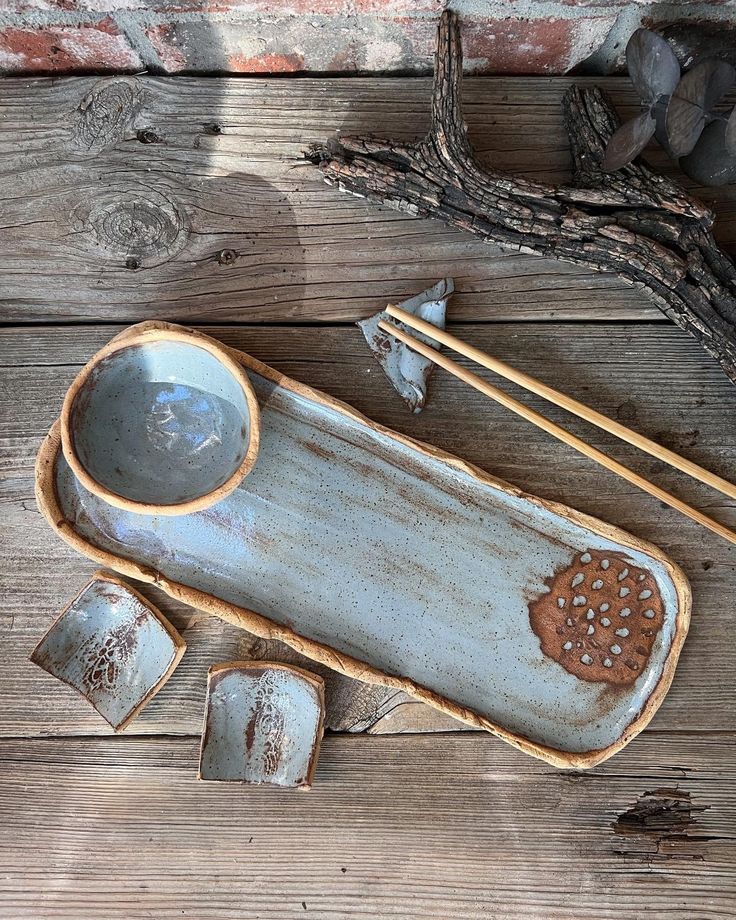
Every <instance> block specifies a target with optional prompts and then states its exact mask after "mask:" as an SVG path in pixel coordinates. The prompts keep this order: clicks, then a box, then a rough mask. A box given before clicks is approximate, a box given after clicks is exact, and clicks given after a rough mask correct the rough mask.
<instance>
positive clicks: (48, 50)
mask: <svg viewBox="0 0 736 920" xmlns="http://www.w3.org/2000/svg"><path fill="white" fill-rule="evenodd" d="M141 66H142V64H141V60H140V58H139V57H138V55H137V54H136V52H135V51H134V50H133V49H132V48H131V47H130V45H129V44H128V41H127V39H126V38H125V36H124V35H121V34H120V32H119V31H118V30H117V28H116V27H115V24H114V23H113V22H112V21H111V20H109V19H105V20H102V21H101V22H97V23H95V24H94V25H80V26H58V25H55V26H47V27H46V28H44V29H18V28H10V27H6V28H3V29H2V30H0V70H6V71H9V72H11V73H42V72H46V71H63V72H73V71H88V70H91V71H115V72H120V71H131V70H140V68H141Z"/></svg>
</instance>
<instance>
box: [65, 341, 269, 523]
mask: <svg viewBox="0 0 736 920" xmlns="http://www.w3.org/2000/svg"><path fill="white" fill-rule="evenodd" d="M259 427H260V424H259V416H258V404H257V401H256V398H255V395H254V393H253V391H252V388H251V386H250V384H249V382H248V378H247V375H245V374H244V373H243V371H242V368H241V367H240V366H239V365H238V364H237V363H236V362H233V361H232V359H231V358H230V356H229V354H228V352H227V351H226V350H225V349H224V348H223V347H222V346H221V345H220V344H219V343H217V342H215V341H214V340H212V339H209V338H206V337H204V336H197V337H195V336H192V335H189V334H188V333H186V332H183V331H178V330H174V331H168V332H167V331H164V330H160V329H153V330H150V331H148V332H146V331H142V332H140V333H136V332H133V333H132V334H130V333H128V334H126V335H124V336H123V337H122V338H120V339H119V340H116V341H113V342H112V343H111V344H110V345H109V346H107V348H106V349H103V351H102V352H101V353H100V354H98V355H96V356H95V358H93V359H92V361H91V362H89V364H87V366H86V367H85V368H84V369H83V370H82V371H81V372H80V374H79V375H78V377H77V379H76V380H75V381H74V383H73V384H72V386H71V387H70V389H69V393H68V394H67V396H66V399H65V400H64V407H63V410H62V441H63V447H64V455H65V456H66V458H67V461H68V462H69V464H70V466H71V467H72V469H74V471H75V474H76V475H77V476H78V477H79V478H80V480H81V481H82V482H83V483H84V484H85V486H86V487H87V488H88V489H90V491H92V492H95V493H96V494H98V495H100V497H102V498H104V499H105V500H106V501H108V502H111V503H112V504H115V505H117V506H118V507H122V508H124V509H126V510H128V511H135V512H140V513H159V514H185V513H189V512H191V511H197V510H201V509H202V508H204V507H207V506H208V505H210V504H213V503H214V502H216V501H219V500H220V499H221V498H222V497H224V495H226V494H227V493H228V492H230V491H232V489H234V488H235V487H236V486H237V484H238V482H239V481H240V480H241V479H242V478H243V476H245V475H246V474H247V473H248V472H249V471H250V469H251V467H252V466H253V463H254V462H255V459H256V454H257V450H258V433H259Z"/></svg>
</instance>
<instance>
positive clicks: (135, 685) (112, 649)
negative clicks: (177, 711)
mask: <svg viewBox="0 0 736 920" xmlns="http://www.w3.org/2000/svg"><path fill="white" fill-rule="evenodd" d="M185 649H186V644H185V642H184V640H183V639H182V638H181V636H180V635H179V633H178V632H177V631H176V630H175V629H174V627H173V626H172V625H171V624H170V623H169V621H168V620H167V619H166V617H165V616H164V615H163V614H162V613H161V612H160V611H159V610H157V609H156V608H155V607H154V606H153V605H152V604H150V603H149V602H148V601H147V600H146V599H145V598H144V597H143V596H142V595H140V594H138V592H137V591H134V590H133V589H132V588H130V587H128V585H126V584H125V583H124V582H122V581H120V579H118V578H115V577H114V576H113V575H108V574H107V573H106V572H95V574H94V575H93V576H92V580H91V581H90V582H89V584H88V585H86V586H85V587H84V588H83V589H82V590H81V591H80V593H79V594H78V595H77V596H76V597H75V598H74V600H73V601H72V602H71V603H70V604H69V606H68V607H66V609H65V610H64V611H63V612H62V613H61V614H60V615H59V617H57V619H56V620H55V621H54V623H53V624H52V626H51V628H50V629H49V631H48V632H47V633H46V635H45V636H44V637H43V639H41V641H40V642H39V643H38V645H37V646H36V648H35V649H34V650H33V652H32V653H31V661H32V662H33V663H34V664H37V665H38V666H39V667H41V668H43V669H44V671H48V673H49V674H52V675H53V676H54V677H56V678H58V679H59V680H62V681H64V683H65V684H68V685H69V686H70V687H73V688H74V689H75V690H77V691H78V692H79V693H81V695H82V696H83V697H84V698H85V699H86V700H88V701H89V702H90V703H91V704H92V705H93V706H94V708H95V709H96V710H97V711H98V712H99V714H100V715H101V716H102V717H103V718H104V719H105V720H106V721H107V722H109V723H110V725H112V727H113V728H114V729H115V731H120V730H121V729H123V728H125V726H126V725H128V723H129V722H130V721H131V720H132V719H133V718H134V717H135V716H136V715H137V714H138V713H139V712H140V710H141V709H142V708H143V707H144V706H145V705H146V703H148V701H149V700H151V699H152V698H153V697H154V696H155V695H156V693H158V691H159V690H160V689H161V688H162V687H163V685H164V684H165V683H166V681H167V680H168V679H169V677H170V676H171V674H172V673H173V671H174V668H175V667H176V666H177V664H178V663H179V660H180V659H181V656H182V655H183V654H184V651H185Z"/></svg>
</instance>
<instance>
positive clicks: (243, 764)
mask: <svg viewBox="0 0 736 920" xmlns="http://www.w3.org/2000/svg"><path fill="white" fill-rule="evenodd" d="M324 709H325V704H324V682H323V681H322V678H321V677H318V676H317V675H316V674H310V673H309V672H308V671H303V670H302V669H301V668H296V667H294V666H293V665H286V664H281V663H277V662H269V661H259V662H253V661H232V662H228V663H226V664H218V665H213V666H212V667H211V668H210V670H209V674H208V678H207V708H206V713H205V722H204V731H203V733H202V749H201V752H200V760H199V778H200V779H205V780H219V781H221V782H241V783H251V784H255V785H269V786H288V787H293V788H298V789H309V788H310V786H311V783H312V777H313V774H314V769H315V767H316V764H317V755H318V752H319V745H320V741H321V740H322V732H323V724H324Z"/></svg>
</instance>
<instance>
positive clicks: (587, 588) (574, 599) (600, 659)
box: [529, 549, 664, 686]
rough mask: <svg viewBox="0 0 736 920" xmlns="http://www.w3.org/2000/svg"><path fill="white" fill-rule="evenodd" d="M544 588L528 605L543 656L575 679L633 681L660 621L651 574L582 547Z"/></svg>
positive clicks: (657, 595) (614, 555)
mask: <svg viewBox="0 0 736 920" xmlns="http://www.w3.org/2000/svg"><path fill="white" fill-rule="evenodd" d="M545 585H546V586H547V588H548V589H549V591H548V592H547V593H545V594H543V595H542V596H541V597H538V598H536V599H535V600H533V601H532V602H531V603H530V604H529V622H530V623H531V627H532V629H533V630H534V632H535V633H536V635H537V636H538V637H539V641H540V644H541V646H542V651H543V652H544V654H545V655H547V656H548V657H550V658H552V659H553V660H554V661H556V662H557V663H558V664H561V665H562V667H563V668H564V669H565V670H566V671H569V672H570V674H574V675H575V677H579V678H580V679H581V680H588V681H593V682H605V683H608V684H614V685H618V686H624V685H627V684H631V683H633V682H634V681H635V680H636V678H637V677H638V676H639V675H640V674H641V673H642V671H643V670H644V668H645V666H646V663H647V661H648V660H649V656H650V654H651V652H652V647H653V645H654V639H655V637H656V635H657V633H658V632H659V630H660V629H661V627H662V624H663V622H664V605H663V603H662V597H661V595H660V593H659V588H658V587H657V582H656V581H655V579H654V576H653V575H652V573H651V572H649V571H647V570H646V569H643V568H639V567H638V566H635V565H633V564H632V563H630V562H628V561H627V560H626V557H625V556H624V555H623V553H617V552H603V551H600V550H593V549H588V550H586V551H585V552H584V553H582V554H581V555H579V556H576V557H575V559H574V560H573V562H572V564H571V565H568V566H566V567H565V568H564V569H559V570H558V571H557V572H555V573H554V575H551V576H550V577H549V578H547V579H546V580H545Z"/></svg>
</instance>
